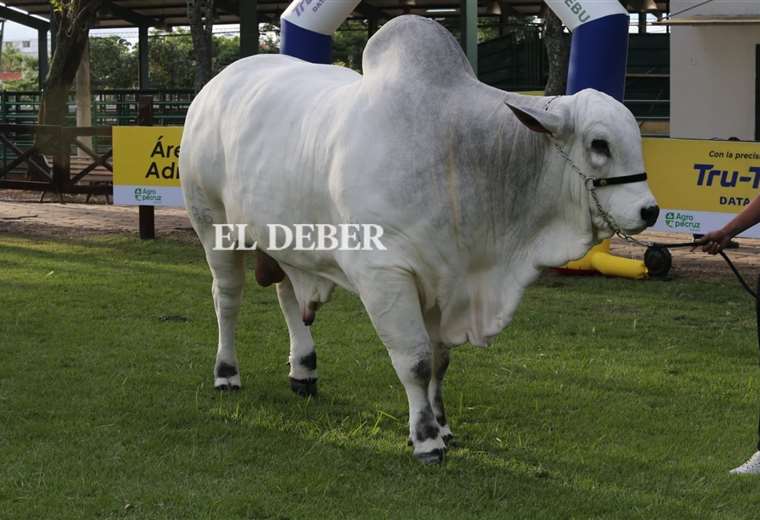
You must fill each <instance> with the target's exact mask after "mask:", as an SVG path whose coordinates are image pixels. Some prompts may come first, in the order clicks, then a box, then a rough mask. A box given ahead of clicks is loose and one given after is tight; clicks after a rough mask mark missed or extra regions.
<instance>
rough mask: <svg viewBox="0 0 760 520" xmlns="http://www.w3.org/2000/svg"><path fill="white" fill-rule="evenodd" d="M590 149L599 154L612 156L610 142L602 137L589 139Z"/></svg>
mask: <svg viewBox="0 0 760 520" xmlns="http://www.w3.org/2000/svg"><path fill="white" fill-rule="evenodd" d="M591 150H592V151H593V152H594V153H598V154H599V155H603V156H605V157H612V154H611V153H610V144H609V143H608V142H607V141H605V140H604V139H594V140H593V141H591Z"/></svg>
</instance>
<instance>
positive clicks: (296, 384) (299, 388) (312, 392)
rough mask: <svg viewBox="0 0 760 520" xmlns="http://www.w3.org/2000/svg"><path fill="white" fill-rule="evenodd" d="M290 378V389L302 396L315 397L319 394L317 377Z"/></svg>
mask: <svg viewBox="0 0 760 520" xmlns="http://www.w3.org/2000/svg"><path fill="white" fill-rule="evenodd" d="M288 379H290V389H291V390H293V392H295V393H296V394H298V395H300V396H301V397H309V396H311V397H314V396H316V395H317V380H316V379H293V378H292V377H289V378H288Z"/></svg>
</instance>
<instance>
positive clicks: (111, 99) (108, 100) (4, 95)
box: [0, 89, 194, 127]
mask: <svg viewBox="0 0 760 520" xmlns="http://www.w3.org/2000/svg"><path fill="white" fill-rule="evenodd" d="M141 95H150V96H153V117H154V124H156V125H162V126H175V125H178V126H179V125H182V124H183V123H184V122H185V114H186V113H187V108H188V107H189V106H190V102H191V101H192V100H193V96H194V93H193V91H192V90H142V91H139V90H126V89H125V90H96V91H94V92H93V94H92V119H93V121H92V125H93V126H96V127H98V126H116V125H134V124H136V122H137V116H138V114H137V112H138V111H137V105H138V98H139V96H141ZM40 97H41V96H40V92H38V91H27V92H8V91H5V92H0V123H11V124H13V123H15V124H35V123H36V122H37V113H38V112H39V108H40ZM75 124H76V102H75V100H74V96H73V94H72V95H71V96H70V97H69V108H68V120H67V125H71V126H73V125H75Z"/></svg>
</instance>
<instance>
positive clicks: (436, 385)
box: [428, 343, 454, 445]
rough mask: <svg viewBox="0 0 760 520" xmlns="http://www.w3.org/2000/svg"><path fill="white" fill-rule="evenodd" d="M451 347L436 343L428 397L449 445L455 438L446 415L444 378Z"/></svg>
mask: <svg viewBox="0 0 760 520" xmlns="http://www.w3.org/2000/svg"><path fill="white" fill-rule="evenodd" d="M449 350H450V349H449V348H448V347H446V346H444V345H442V344H440V343H439V344H436V345H434V347H433V370H432V374H431V377H430V384H429V385H428V399H429V400H430V404H431V405H432V407H433V414H434V415H435V420H436V422H438V426H439V427H440V428H441V436H442V437H443V441H444V442H445V443H446V444H447V445H448V444H449V442H450V441H451V440H452V439H453V438H454V434H453V433H451V428H449V421H448V418H447V417H446V410H445V409H444V406H443V378H444V377H445V376H446V370H447V369H448V368H449Z"/></svg>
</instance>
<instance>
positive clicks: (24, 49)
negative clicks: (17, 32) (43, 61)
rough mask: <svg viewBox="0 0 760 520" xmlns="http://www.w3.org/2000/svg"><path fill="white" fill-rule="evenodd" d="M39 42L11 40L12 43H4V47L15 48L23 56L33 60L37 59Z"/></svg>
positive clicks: (34, 40) (33, 40) (34, 39)
mask: <svg viewBox="0 0 760 520" xmlns="http://www.w3.org/2000/svg"><path fill="white" fill-rule="evenodd" d="M38 44H39V42H38V40H37V38H33V39H28V40H11V41H4V42H3V47H4V48H6V49H7V48H8V47H15V48H16V49H18V50H19V51H20V52H21V54H24V55H26V56H31V57H33V58H36V57H37V48H38V47H39V45H38Z"/></svg>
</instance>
